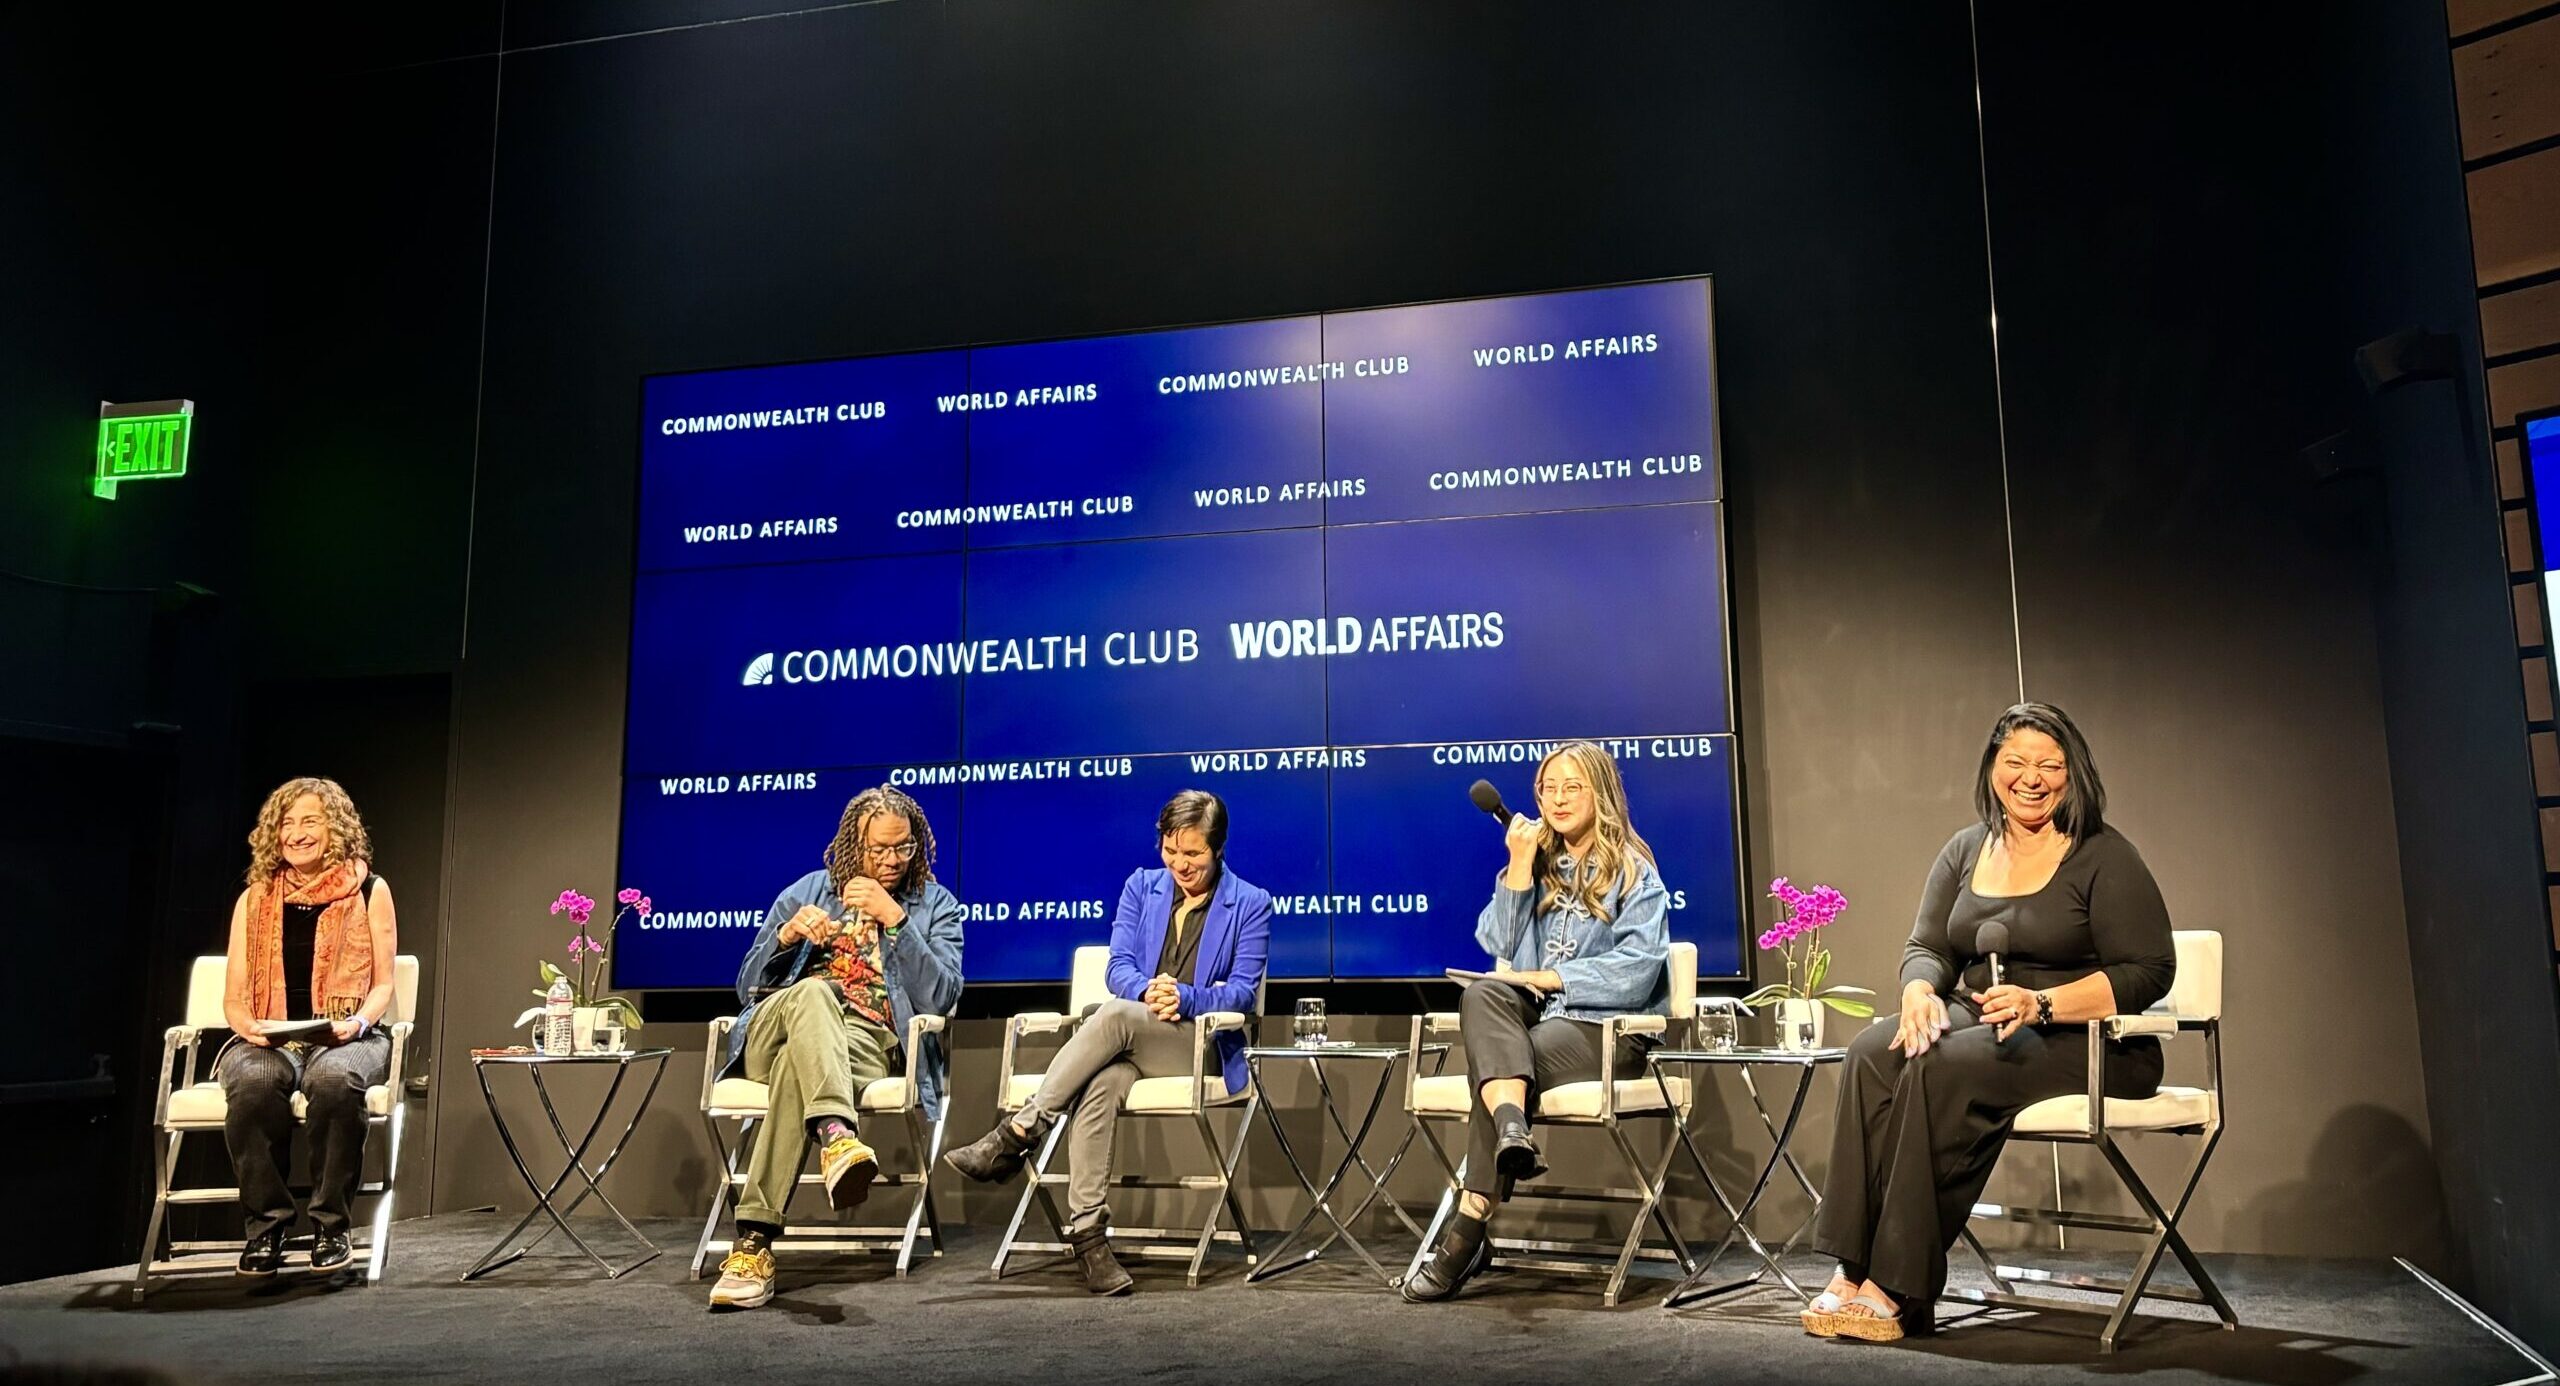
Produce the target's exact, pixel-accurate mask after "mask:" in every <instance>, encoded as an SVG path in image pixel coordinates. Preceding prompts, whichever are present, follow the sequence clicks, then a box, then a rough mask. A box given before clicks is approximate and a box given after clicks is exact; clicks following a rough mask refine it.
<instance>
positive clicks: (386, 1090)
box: [161, 1079, 391, 1131]
mask: <svg viewBox="0 0 2560 1386" xmlns="http://www.w3.org/2000/svg"><path fill="white" fill-rule="evenodd" d="M364 1110H365V1115H367V1116H377V1117H383V1116H389V1115H391V1085H390V1084H388V1083H376V1084H374V1085H373V1086H372V1087H369V1088H367V1089H365V1090H364ZM230 1111H231V1104H230V1102H229V1100H228V1099H226V1098H225V1097H224V1096H223V1093H222V1084H221V1083H219V1082H217V1081H214V1080H212V1079H207V1080H206V1081H204V1082H201V1083H196V1084H193V1085H191V1086H188V1087H183V1088H180V1089H178V1090H177V1091H175V1092H172V1093H170V1094H169V1116H168V1120H166V1121H164V1122H162V1123H161V1126H162V1128H163V1129H165V1130H171V1131H180V1130H184V1131H204V1130H215V1129H219V1128H220V1127H221V1125H222V1119H223V1118H224V1117H225V1116H227V1115H229V1113H230ZM310 1115H311V1098H310V1096H309V1095H308V1094H306V1093H302V1092H299V1091H297V1092H296V1093H294V1095H293V1119H294V1120H296V1121H306V1120H309V1119H310Z"/></svg>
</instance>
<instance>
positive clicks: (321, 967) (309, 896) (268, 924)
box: [248, 861, 373, 1020]
mask: <svg viewBox="0 0 2560 1386" xmlns="http://www.w3.org/2000/svg"><path fill="white" fill-rule="evenodd" d="M368 874H370V873H368V872H367V871H366V870H365V864H364V863H363V862H360V861H342V862H339V863H338V864H337V865H335V866H332V867H330V868H329V869H328V870H326V871H323V872H321V873H320V874H319V875H317V876H314V877H312V878H311V879H310V880H307V881H305V882H303V883H302V885H301V887H300V888H298V889H297V888H294V887H293V886H291V885H290V884H289V883H288V882H287V881H286V879H285V873H284V872H282V871H278V872H277V873H276V874H275V876H274V878H273V879H271V880H269V881H268V882H267V883H266V884H265V885H264V886H261V887H259V889H258V893H257V898H255V899H253V900H251V901H250V902H249V919H248V924H249V1011H250V1014H252V1015H254V1016H256V1017H257V1018H258V1019H260V1020H302V1019H306V1018H307V1017H304V1016H298V1015H292V1016H289V1015H286V1014H285V1013H284V991H285V988H284V907H285V906H287V905H321V906H324V907H325V908H323V909H322V910H321V911H320V921H319V926H318V928H317V929H315V930H314V931H313V934H312V940H311V1004H312V1006H313V1008H314V1009H316V1010H317V1011H319V1013H320V1014H321V1015H323V1016H326V1017H328V1018H329V1019H331V1020H342V1019H344V1018H346V1017H348V1016H351V1015H353V1014H355V1013H356V1008H357V1007H359V1006H362V1005H363V1004H364V998H365V994H366V993H367V992H370V991H372V990H373V922H372V921H371V920H370V919H368V918H366V917H365V908H364V895H363V893H362V892H361V891H360V890H359V889H358V887H360V886H362V885H363V884H364V879H365V877H366V876H367V875H368Z"/></svg>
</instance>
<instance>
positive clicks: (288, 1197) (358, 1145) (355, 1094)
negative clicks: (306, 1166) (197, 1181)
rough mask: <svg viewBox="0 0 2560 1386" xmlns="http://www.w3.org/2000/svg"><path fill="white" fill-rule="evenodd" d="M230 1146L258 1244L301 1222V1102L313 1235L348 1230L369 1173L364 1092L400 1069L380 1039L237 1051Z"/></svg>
mask: <svg viewBox="0 0 2560 1386" xmlns="http://www.w3.org/2000/svg"><path fill="white" fill-rule="evenodd" d="M219 1068H220V1070H221V1078H222V1095H223V1100H224V1104H225V1105H224V1108H223V1118H222V1139H223V1143H224V1144H226V1145H228V1146H229V1147H230V1148H231V1168H232V1171H233V1177H235V1178H237V1179H238V1180H239V1181H240V1210H241V1213H242V1214H243V1216H244V1217H245V1219H246V1221H247V1225H248V1235H250V1236H252V1237H255V1236H258V1235H259V1234H261V1233H264V1232H267V1231H269V1230H271V1229H273V1228H278V1227H284V1226H287V1225H289V1224H291V1223H292V1221H293V1189H292V1187H291V1186H290V1185H289V1184H287V1183H286V1181H285V1175H286V1172H287V1171H289V1170H291V1169H292V1168H293V1094H294V1091H295V1090H296V1089H297V1088H299V1089H300V1090H301V1092H302V1094H303V1101H304V1103H305V1107H304V1116H303V1124H304V1125H305V1126H308V1127H309V1128H310V1130H311V1230H312V1231H314V1232H344V1231H346V1230H347V1224H348V1216H347V1206H348V1204H349V1203H350V1202H351V1201H353V1199H354V1198H355V1190H356V1182H357V1180H358V1179H360V1178H361V1177H362V1175H363V1172H364V1123H365V1110H364V1093H365V1089H367V1088H369V1087H372V1086H373V1085H375V1084H377V1083H380V1082H382V1081H384V1080H385V1079H386V1078H387V1077H388V1076H389V1074H390V1070H391V1037H390V1036H389V1035H387V1034H384V1033H383V1032H382V1031H380V1030H376V1031H374V1032H373V1033H372V1034H370V1035H367V1036H365V1037H364V1038H363V1039H360V1040H352V1041H349V1042H348V1043H346V1044H338V1045H310V1046H304V1045H292V1046H286V1047H283V1048H276V1049H261V1048H259V1047H258V1046H256V1045H253V1044H234V1045H232V1046H231V1047H230V1048H229V1049H226V1050H224V1051H223V1053H222V1060H221V1063H220V1065H219Z"/></svg>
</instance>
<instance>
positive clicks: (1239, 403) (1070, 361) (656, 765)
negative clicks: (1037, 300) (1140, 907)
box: [614, 279, 1742, 987]
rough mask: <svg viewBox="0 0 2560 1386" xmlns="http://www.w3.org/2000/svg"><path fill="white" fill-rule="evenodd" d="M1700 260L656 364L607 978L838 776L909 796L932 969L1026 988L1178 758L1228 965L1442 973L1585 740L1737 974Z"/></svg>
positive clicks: (732, 960)
mask: <svg viewBox="0 0 2560 1386" xmlns="http://www.w3.org/2000/svg"><path fill="white" fill-rule="evenodd" d="M1711 317H1712V315H1711V311H1710V294H1709V286H1708V283H1707V282H1706V281H1705V280H1702V279H1695V280H1677V281H1668V282H1660V283H1650V284H1640V285H1630V286H1624V287H1617V288H1605V289H1590V290H1581V291H1576V292H1570V293H1553V294H1539V295H1532V296H1526V297H1517V298H1500V299H1477V300H1469V301H1464V302H1454V303H1436V304H1424V305H1418V306H1413V307H1402V308H1384V309H1375V310H1369V311H1362V312H1352V313H1329V314H1323V315H1320V316H1313V317H1301V318H1286V319H1279V320H1273V321H1264V322H1247V323H1233V324H1226V325H1220V326H1212V327H1196V328H1184V329H1179V330H1174V331H1165V332H1147V333H1136V334H1130V335H1125V336H1113V337H1097V338H1085V339H1078V340H1072V341H1056V342H1038V343H1030V344H1025V345H1015V346H999V347H978V348H969V349H965V350H952V351H938V352H926V353H918V354H913V355H905V356H886V357H869V358H864V359H859V360H849V361H828V362H818V363H812V364H804V365H792V366H771V367H758V368H753V369H743V370H725V371H711V372H701V373H696V374H688V375H670V376H658V377H653V378H651V379H650V380H649V381H647V382H646V385H645V387H644V390H643V436H642V443H641V459H640V464H641V465H640V500H639V536H638V553H639V571H638V573H637V575H636V577H635V579H634V591H633V602H632V638H631V684H630V703H629V718H628V722H627V725H626V728H625V739H624V783H623V804H622V845H621V854H622V869H621V877H620V879H621V880H622V881H624V882H627V883H630V884H633V885H638V886H640V887H642V888H644V889H646V890H647V891H648V892H649V893H650V895H651V896H652V898H653V901H654V903H655V905H656V907H657V908H656V913H655V914H654V915H653V916H652V918H651V919H649V920H648V921H646V923H644V924H641V925H638V926H626V927H625V928H624V929H623V930H622V932H621V933H620V935H619V936H618V945H619V946H618V948H617V950H616V951H617V954H618V956H617V957H616V958H615V976H614V980H615V982H616V984H617V985H621V986H626V987H687V986H726V985H728V984H729V983H730V981H731V980H732V979H733V977H734V976H735V973H736V968H737V963H738V958H739V956H740V954H741V953H743V952H744V951H745V949H746V947H747V945H748V943H749V942H750V941H751V940H752V938H753V931H754V929H755V927H756V926H757V924H759V923H760V922H761V921H762V919H763V916H764V913H765V910H766V907H767V906H768V905H769V904H770V903H771V901H772V899H773V897H774V896H775V894H776V893H777V892H779V891H780V890H781V888H782V887H783V886H785V885H787V884H789V883H790V882H791V881H792V880H794V879H796V878H797V877H799V876H800V875H801V874H803V873H805V872H807V871H809V870H811V869H813V868H814V867H816V866H817V865H818V859H819V853H820V851H821V850H822V849H823V848H824V846H825V845H826V843H827V841H828V839H829V838H830V837H831V836H832V834H833V832H834V829H835V823H836V818H837V815H838V813H839V812H840V811H841V810H842V808H843V806H844V803H845V801H846V800H847V799H848V798H850V797H851V796H852V795H853V794H854V793H855V792H857V791H858V790H860V789H862V788H863V787H865V786H868V785H873V784H879V783H883V782H886V783H890V784H895V785H898V786H900V787H902V788H904V789H906V790H907V791H908V792H909V793H911V794H913V795H914V796H915V797H916V798H917V800H918V801H919V802H920V803H922V804H923V806H924V808H925V811H926V813H927V814H928V815H929V816H930V818H931V819H932V822H933V826H934V830H935V834H936V836H937V838H938V840H939V841H938V847H939V852H938V859H937V862H936V868H935V869H936V874H937V876H938V877H939V878H940V879H941V880H942V881H943V882H944V883H945V884H947V885H949V886H950V887H951V889H952V890H953V891H954V893H956V894H957V895H958V896H959V898H960V899H961V900H962V902H964V904H966V905H967V907H968V909H969V912H970V918H969V923H968V956H967V973H968V977H969V980H970V981H971V982H972V983H977V982H1003V981H1040V980H1053V979H1058V978H1062V977H1064V976H1065V975H1066V972H1067V965H1068V957H1069V954H1070V953H1071V951H1072V950H1073V949H1074V948H1075V947H1076V946H1077V945H1079V944H1084V943H1093V942H1100V941H1102V940H1103V939H1104V938H1105V937H1106V936H1107V933H1108V929H1109V925H1110V912H1111V909H1112V907H1113V905H1114V904H1115V903H1116V901H1117V900H1118V897H1119V890H1120V885H1121V882H1122V881H1123V880H1124V879H1125V878H1126V877H1127V875H1128V873H1129V871H1130V870H1131V869H1132V868H1133V867H1136V866H1142V865H1154V864H1156V860H1157V859H1156V854H1155V833H1154V818H1155V813H1156V810H1157V809H1158V808H1159V807H1160V806H1161V805H1162V804H1163V802H1164V800H1165V799H1166V798H1167V797H1169V796H1170V795H1171V794H1172V793H1173V792H1174V791H1176V790H1179V789H1184V788H1203V789H1210V790H1214V791H1216V792H1217V793H1218V794H1220V795H1222V796H1224V797H1225V799H1226V800H1227V803H1228V805H1229V808H1230V810H1231V815H1232V822H1233V837H1232V840H1231V841H1230V842H1229V844H1228V861H1229V863H1230V864H1231V865H1232V867H1233V868H1234V869H1235V870H1236V871H1237V872H1239V873H1240V874H1242V875H1243V876H1245V877H1246V878H1248V879H1250V880H1252V881H1254V882H1255V883H1256V884H1258V885H1261V886H1263V887H1264V888H1266V889H1268V890H1270V891H1272V892H1273V894H1274V896H1275V897H1276V902H1275V917H1274V920H1273V931H1272V975H1273V976H1275V977H1278V978H1284V979H1287V978H1327V977H1332V978H1343V979H1352V978H1396V977H1436V976H1437V975H1439V972H1440V970H1441V969H1442V968H1443V967H1447V966H1451V965H1466V964H1470V963H1475V962H1479V961H1481V957H1482V955H1481V953H1480V952H1479V951H1478V950H1477V949H1476V947H1475V945H1474V942H1473V933H1474V925H1475V917H1476V913H1477V911H1478V909H1479V908H1481V907H1482V905H1483V904H1484V901H1485V898H1486V896H1487V894H1488V893H1489V891H1490V889H1491V886H1492V880H1493V876H1494V873H1495V872H1496V870H1497V869H1498V868H1499V867H1500V865H1501V861H1502V848H1501V843H1500V840H1499V836H1498V832H1497V830H1496V828H1495V826H1494V824H1493V823H1492V822H1491V821H1490V820H1488V819H1487V818H1486V817H1485V816H1484V815H1482V814H1481V813H1479V812H1477V811H1476V810H1475V809H1473V808H1472V807H1470V806H1469V804H1468V802H1467V798H1466V790H1467V786H1468V785H1469V784H1470V783H1472V782H1473V781H1474V780H1475V779H1477V778H1478V777H1483V778H1488V779H1491V780H1492V781H1493V782H1494V783H1495V784H1496V785H1497V786H1498V787H1500V788H1501V790H1502V792H1503V794H1504V796H1505V797H1506V798H1507V799H1509V800H1510V801H1511V802H1512V803H1513V804H1514V805H1516V806H1519V807H1522V808H1524V809H1532V808H1533V804H1532V798H1533V796H1532V793H1531V789H1530V779H1531V776H1532V774H1533V772H1534V770H1535V767H1536V763H1537V760H1538V758H1539V756H1540V755H1542V754H1543V753H1544V752H1545V750H1547V749H1548V748H1549V747H1551V746H1552V745H1553V744H1554V743H1555V742H1557V741H1559V740H1563V739H1568V738H1574V737H1587V738H1590V739H1593V740H1598V741H1601V742H1603V743H1604V744H1607V745H1609V746H1610V748H1611V749H1612V750H1613V751H1614V752H1616V753H1617V755H1618V757H1619V761H1620V764H1621V766H1622V768H1623V769H1624V772H1625V775H1626V780H1627V785H1628V794H1629V798H1630V801H1631V804H1632V807H1633V813H1634V818H1635V823H1636V827H1637V829H1638V831H1640V832H1642V833H1643V834H1644V835H1645V836H1646V837H1647V839H1648V840H1650V841H1651V843H1652V844H1653V846H1654V848H1655V850H1656V853H1657V855H1658V856H1659V858H1660V860H1661V866H1662V873H1663V877H1664V880H1665V883H1666V884H1667V885H1668V886H1669V887H1670V890H1671V892H1672V912H1671V921H1672V931H1673V935H1674V937H1677V938H1682V939H1687V940H1690V941H1693V942H1695V943H1697V944H1698V946H1699V950H1700V962H1699V965H1700V969H1701V971H1702V972H1704V973H1706V974H1708V975H1732V974H1736V973H1738V972H1739V971H1740V970H1741V940H1742V926H1741V893H1740V859H1739V851H1740V847H1739V833H1738V832H1737V830H1736V815H1737V810H1736V802H1737V798H1736V796H1737V785H1736V776H1735V772H1734V751H1733V724H1732V717H1731V698H1730V693H1729V681H1728V671H1727V668H1726V656H1727V642H1726V631H1725V561H1724V545H1723V506H1722V504H1721V502H1722V495H1721V492H1720V489H1719V476H1720V469H1719V466H1718V460H1717V451H1716V415H1715V391H1714V372H1713V361H1714V352H1713V339H1712V332H1711Z"/></svg>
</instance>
